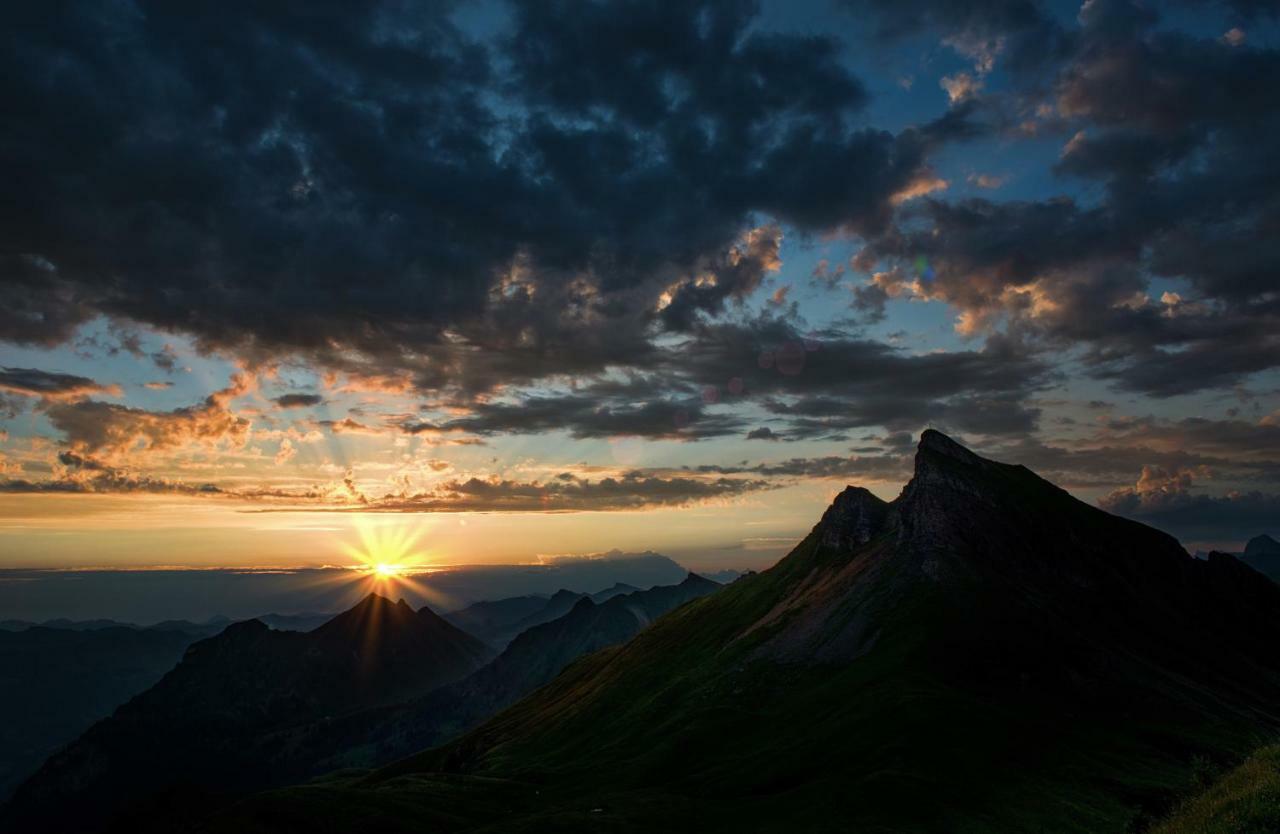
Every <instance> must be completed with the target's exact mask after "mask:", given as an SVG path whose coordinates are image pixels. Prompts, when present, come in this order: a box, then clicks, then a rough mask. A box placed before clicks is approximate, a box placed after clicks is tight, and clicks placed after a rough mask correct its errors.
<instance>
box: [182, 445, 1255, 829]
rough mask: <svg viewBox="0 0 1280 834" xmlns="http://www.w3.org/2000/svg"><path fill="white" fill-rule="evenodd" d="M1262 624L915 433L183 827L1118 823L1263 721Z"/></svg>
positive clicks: (1159, 541) (1238, 597) (1154, 539)
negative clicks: (329, 768) (624, 610)
mask: <svg viewBox="0 0 1280 834" xmlns="http://www.w3.org/2000/svg"><path fill="white" fill-rule="evenodd" d="M1277 641H1280V587H1278V586H1277V585H1275V584H1274V583H1272V582H1270V581H1269V580H1267V579H1266V578H1265V577H1263V576H1262V575H1261V574H1259V573H1257V572H1256V571H1254V570H1252V569H1251V568H1249V567H1247V566H1246V565H1243V564H1242V563H1240V562H1239V561H1237V560H1236V559H1234V558H1231V557H1227V556H1223V555H1220V554H1213V555H1211V556H1210V558H1209V559H1207V560H1205V561H1196V560H1193V559H1192V558H1191V557H1189V556H1188V555H1187V554H1186V552H1185V551H1184V550H1183V549H1182V548H1181V546H1179V544H1178V543H1177V541H1176V540H1174V539H1173V538H1172V537H1170V536H1168V535H1166V534H1164V533H1161V532H1159V531H1157V530H1154V529H1152V528H1149V527H1146V526H1144V525H1142V524H1139V523H1136V522H1133V521H1129V520H1125V519H1122V518H1118V517H1115V516H1112V515H1109V514H1107V513H1105V512H1103V511H1101V510H1099V509H1097V508H1095V507H1092V506H1089V505H1087V504H1084V503H1082V502H1080V501H1078V500H1076V499H1074V498H1072V497H1071V496H1070V495H1069V494H1067V493H1066V492H1065V491H1063V490H1061V489H1059V488H1058V487H1056V486H1054V485H1053V484H1050V483H1048V482H1047V481H1044V480H1042V479H1040V478H1039V477H1037V476H1036V475H1034V474H1033V473H1032V472H1030V471H1029V470H1027V469H1026V468H1024V467H1021V466H1014V465H1008V464H1003V463H997V462H994V461H990V460H986V459H983V458H981V457H979V456H977V455H975V454H974V453H973V452H971V451H969V450H968V449H966V448H964V447H963V446H961V445H959V444H958V443H956V442H954V441H953V440H951V439H950V438H948V437H946V436H944V435H942V434H940V433H937V432H933V431H929V432H926V433H925V434H924V436H923V437H922V438H921V441H920V445H919V447H918V449H917V452H916V462H915V472H914V475H913V478H912V480H911V482H910V483H909V484H908V485H907V486H906V487H905V488H904V490H903V491H902V493H901V494H900V495H899V496H898V497H897V498H896V499H895V500H894V501H892V502H888V503H886V502H884V501H881V500H880V499H879V498H877V497H876V496H875V495H873V494H871V493H870V492H868V491H866V490H864V489H859V488H854V487H851V488H849V489H846V490H845V491H844V492H843V493H841V494H840V495H839V496H838V497H837V498H836V500H835V502H834V503H833V504H832V505H831V507H830V508H829V509H828V510H827V511H826V513H825V514H824V515H823V517H822V520H821V521H820V522H819V523H818V524H817V526H815V527H814V529H813V530H812V531H811V532H810V533H809V535H808V536H806V537H805V539H804V540H803V541H801V542H800V544H799V545H797V547H796V548H795V549H794V550H793V551H792V552H791V553H790V554H789V555H788V556H786V557H785V558H784V559H783V560H781V561H780V562H779V563H778V564H777V565H776V566H775V567H774V568H772V569H770V570H768V571H764V572H762V573H760V574H757V575H755V576H750V577H747V578H744V579H741V580H739V581H737V582H735V583H733V584H732V585H730V586H728V587H726V588H724V589H723V590H721V591H718V592H717V593H715V594H712V595H708V596H706V597H704V598H702V599H699V600H697V601H695V602H692V603H690V604H688V605H685V606H682V607H680V608H679V609H677V610H675V611H673V612H672V613H671V614H669V615H668V616H666V617H663V618H662V619H660V620H659V621H658V622H656V623H655V624H654V625H653V626H651V627H650V628H648V629H645V630H643V631H641V632H640V633H639V634H638V635H637V636H636V637H635V638H634V639H632V640H631V641H629V642H627V643H625V644H623V645H621V646H617V647H614V648H608V649H604V650H602V651H599V652H596V653H594V654H592V655H590V656H588V657H586V658H584V659H582V660H580V661H578V662H577V663H575V664H573V665H571V666H570V667H569V668H568V669H566V670H565V671H564V672H563V673H562V674H561V675H560V676H559V677H557V678H556V679H555V680H554V681H552V682H551V683H550V684H548V685H547V686H544V687H542V688H541V689H539V690H537V691H536V692H534V693H533V694H532V695H530V696H529V697H527V698H525V699H524V700H522V701H520V702H518V703H516V704H515V705H513V706H512V707H510V708H509V709H507V710H505V711H504V712H502V713H500V714H499V715H497V716H496V717H494V718H492V719H491V720H489V721H488V722H486V723H484V724H482V725H481V726H479V727H478V728H476V729H475V730H473V731H471V732H469V733H467V734H466V735H464V736H462V737H460V738H458V739H456V740H455V741H453V742H451V743H449V744H447V745H445V746H443V747H440V748H436V749H433V750H429V751H427V752H425V753H422V754H419V755H417V756H414V757H410V758H408V759H406V760H404V761H402V762H399V763H397V764H396V765H393V766H390V767H388V768H385V769H383V770H381V771H378V772H376V773H374V774H372V775H369V776H362V777H354V776H346V777H343V776H337V777H335V778H332V779H330V780H328V781H326V782H323V783H317V784H313V785H309V786H307V787H306V788H298V789H284V790H280V791H276V792H272V793H268V794H264V795H260V796H257V797H254V798H252V799H249V800H246V801H245V802H243V803H240V804H238V805H237V806H235V807H234V808H232V809H229V810H228V811H226V812H225V813H223V814H222V815H221V816H219V817H218V818H217V819H215V820H213V821H211V822H210V823H209V826H208V828H207V829H206V830H209V831H256V830H276V831H302V830H309V829H310V828H312V827H314V824H315V823H316V822H318V821H319V820H320V819H323V820H324V822H325V824H326V825H328V826H330V828H329V829H327V830H342V826H343V825H350V826H355V825H359V826H363V827H367V828H370V829H377V830H387V831H399V830H406V831H407V830H413V829H414V827H417V826H422V827H432V826H434V829H435V830H450V831H469V830H478V829H479V828H481V827H484V826H486V825H488V826H491V830H496V829H497V828H501V830H504V831H535V830H543V829H556V830H567V829H575V830H577V829H581V830H617V831H646V830H655V829H665V830H695V829H707V828H711V829H716V830H743V831H770V830H779V829H780V828H785V829H786V830H810V831H812V830H821V831H831V830H859V831H868V832H889V831H912V832H943V831H946V832H966V833H967V834H974V832H1044V831H1052V832H1055V834H1057V832H1123V831H1129V830H1134V829H1140V828H1141V827H1142V826H1143V825H1145V824H1147V823H1148V822H1149V821H1150V820H1151V819H1152V818H1153V817H1154V816H1155V815H1158V814H1162V813H1163V812H1164V811H1165V810H1167V809H1168V807H1169V806H1170V805H1171V804H1172V803H1173V802H1174V800H1175V799H1176V798H1177V797H1178V796H1179V795H1180V792H1181V791H1182V790H1183V789H1184V788H1186V787H1188V786H1189V785H1190V784H1191V781H1192V778H1193V775H1194V773H1195V772H1196V770H1197V768H1199V767H1201V766H1202V765H1203V763H1204V762H1206V761H1209V762H1228V761H1232V760H1235V759H1236V758H1237V757H1239V756H1241V755H1243V754H1244V753H1245V752H1246V751H1248V750H1249V749H1252V748H1253V747H1254V746H1256V745H1257V743H1258V742H1259V740H1260V739H1264V738H1267V737H1269V736H1272V735H1273V734H1274V733H1275V732H1276V731H1277V729H1280V654H1277V653H1276V652H1275V646H1276V645H1277ZM441 820H444V821H443V822H441Z"/></svg>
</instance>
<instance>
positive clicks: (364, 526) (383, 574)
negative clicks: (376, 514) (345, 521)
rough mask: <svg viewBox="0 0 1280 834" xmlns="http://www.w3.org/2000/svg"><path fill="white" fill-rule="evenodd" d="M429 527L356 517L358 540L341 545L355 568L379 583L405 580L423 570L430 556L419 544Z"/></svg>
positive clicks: (426, 525) (421, 524) (420, 524)
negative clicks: (355, 565) (355, 564)
mask: <svg viewBox="0 0 1280 834" xmlns="http://www.w3.org/2000/svg"><path fill="white" fill-rule="evenodd" d="M429 526H430V525H429V524H426V523H421V522H419V523H416V524H406V523H403V522H392V523H387V522H384V521H382V520H369V519H364V518H360V517H357V518H356V519H355V532H356V536H357V538H358V541H357V542H355V543H351V542H347V543H344V544H343V545H342V550H343V552H344V553H345V554H346V555H347V556H349V557H351V558H352V559H354V560H355V561H356V563H357V567H358V568H359V569H360V570H361V571H362V572H363V573H365V574H367V575H369V576H372V577H373V578H374V579H376V580H378V581H380V582H391V581H397V582H399V581H404V580H405V579H407V577H408V576H409V575H410V574H412V573H415V572H417V571H418V570H420V569H423V568H425V567H426V565H427V564H428V563H429V560H430V557H429V555H428V552H427V549H426V548H425V547H423V546H422V545H421V544H420V542H421V539H422V537H423V535H424V534H425V533H426V531H427V528H428V527H429Z"/></svg>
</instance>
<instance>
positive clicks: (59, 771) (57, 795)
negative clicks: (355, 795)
mask: <svg viewBox="0 0 1280 834" xmlns="http://www.w3.org/2000/svg"><path fill="white" fill-rule="evenodd" d="M488 656H489V650H488V649H487V648H486V647H485V646H483V645H482V644H481V643H480V642H479V641H478V640H476V639H475V638H473V637H471V636H470V635H468V634H466V633H464V632H462V631H460V630H459V629H457V628H455V627H454V626H452V625H450V624H449V623H447V622H445V621H444V620H442V619H440V618H439V617H438V616H436V615H435V614H434V613H433V612H431V610H430V609H427V608H424V609H422V610H421V611H416V612H415V611H414V610H412V609H411V608H410V607H409V606H408V605H406V604H405V602H404V601H403V600H401V601H400V602H398V603H393V602H391V601H390V600H388V599H385V598H383V597H380V596H377V595H370V596H368V597H366V598H365V600H364V601H362V602H361V603H360V604H359V605H357V606H356V607H355V608H352V609H351V610H349V611H347V612H345V613H343V614H339V615H338V616H337V617H335V618H333V619H332V620H330V621H329V622H328V623H326V624H325V625H323V626H321V627H320V628H318V629H316V630H314V631H312V632H309V633H302V632H289V631H273V630H271V629H269V628H268V627H267V626H266V625H264V624H262V623H260V622H258V621H256V620H249V621H246V622H242V623H236V624H234V625H232V626H229V627H228V628H227V629H226V630H225V631H223V632H222V633H221V634H220V635H218V636H217V637H213V638H210V639H207V640H203V641H201V642H198V643H196V644H194V645H193V646H191V647H190V648H189V649H188V650H187V653H186V655H185V657H183V659H182V662H181V663H179V664H178V666H177V667H176V668H175V669H173V671H171V672H170V673H169V674H167V675H165V676H164V678H163V679H161V680H160V682H159V683H157V684H156V685H155V686H153V687H152V688H151V689H149V690H147V691H146V692H143V693H142V694H141V695H138V696H137V697H135V698H133V699H132V700H131V701H129V702H128V703H126V704H125V705H124V706H122V707H120V708H119V709H118V710H116V712H115V714H114V715H112V716H111V717H110V718H108V719H105V720H103V721H101V722H99V723H98V724H96V725H94V726H93V727H92V728H90V729H89V731H88V732H86V733H85V734H84V735H83V736H82V737H81V738H80V739H79V740H77V741H76V742H75V743H73V744H71V745H70V746H69V747H67V748H66V749H64V750H62V751H60V752H59V753H57V754H56V755H54V756H53V757H52V758H51V759H49V761H48V762H46V763H45V765H44V766H43V767H42V768H41V769H40V770H39V771H38V772H37V773H36V774H35V775H34V776H33V777H32V778H31V779H29V780H28V781H27V782H25V783H24V784H23V785H22V786H21V787H20V788H19V789H18V791H17V792H16V794H15V796H14V799H13V802H12V803H11V805H10V806H9V807H8V808H6V812H5V814H4V816H3V819H0V824H3V825H4V826H6V827H8V828H10V829H12V830H20V831H72V830H78V831H93V830H98V829H101V828H104V827H113V826H119V827H122V828H125V829H129V828H134V827H136V828H145V829H148V830H166V825H164V824H158V823H165V822H166V820H164V819H161V820H157V819H155V817H156V816H157V815H166V814H167V815H169V816H170V817H171V818H176V819H181V818H182V816H183V815H184V814H185V813H187V812H189V811H198V809H199V808H200V807H201V806H202V805H203V804H205V803H215V802H216V801H217V800H218V799H219V797H220V796H221V795H226V794H234V793H236V792H237V791H241V790H244V789H252V788H261V787H265V786H270V785H273V784H280V783H282V782H285V781H289V780H291V779H299V778H303V777H304V776H306V775H309V772H308V770H307V768H306V766H305V765H306V763H305V762H303V761H300V760H299V759H298V758H297V757H296V756H294V755H293V754H292V751H291V750H289V749H287V748H283V747H281V746H279V745H278V744H273V743H269V742H268V741H267V740H268V739H271V738H273V737H275V736H277V735H278V734H279V733H280V732H281V731H282V730H284V729H286V728H289V729H292V730H293V731H294V732H299V733H302V732H306V731H314V730H315V728H316V727H323V725H324V723H325V722H327V721H329V720H331V719H332V718H333V717H335V716H340V715H342V714H344V713H347V712H352V711H357V710H361V709H369V708H372V707H375V706H377V705H381V704H387V703H391V702H395V701H399V700H403V699H406V698H411V697H414V696H417V695H421V694H424V693H426V692H429V691H430V690H432V689H435V688H437V687H439V686H442V685H444V684H447V683H450V682H452V681H455V680H458V679H459V678H462V677H464V676H465V675H467V674H468V673H470V672H471V671H473V670H474V669H476V668H477V667H479V666H480V665H481V664H482V663H483V662H484V661H485V660H486V659H488ZM306 728H311V729H310V730H307V729H306ZM166 807H167V808H168V809H170V810H164V811H162V810H159V809H162V808H166ZM131 814H135V815H139V816H138V818H136V819H133V820H132V821H127V822H126V823H124V824H123V825H120V823H119V822H118V819H117V818H118V817H119V816H120V815H124V817H125V819H126V820H129V817H130V815H131ZM174 827H176V825H174V824H172V823H171V824H169V826H168V828H169V830H172V829H173V828H174Z"/></svg>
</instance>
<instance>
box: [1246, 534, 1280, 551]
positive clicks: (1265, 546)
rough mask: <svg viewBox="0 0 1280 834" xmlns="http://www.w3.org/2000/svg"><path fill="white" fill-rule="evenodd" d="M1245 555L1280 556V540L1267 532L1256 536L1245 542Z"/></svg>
mask: <svg viewBox="0 0 1280 834" xmlns="http://www.w3.org/2000/svg"><path fill="white" fill-rule="evenodd" d="M1244 555H1245V556H1280V542H1278V541H1276V540H1275V539H1273V538H1271V537H1270V536H1268V535H1267V534H1265V533H1264V534H1262V535H1261V536H1254V537H1253V538H1251V539H1249V541H1248V542H1246V543H1245V546H1244Z"/></svg>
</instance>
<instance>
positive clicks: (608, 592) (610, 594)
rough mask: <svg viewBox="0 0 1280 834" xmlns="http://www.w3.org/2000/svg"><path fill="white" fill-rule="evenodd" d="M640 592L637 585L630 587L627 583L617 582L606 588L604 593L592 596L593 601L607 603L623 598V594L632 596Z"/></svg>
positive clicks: (597, 592)
mask: <svg viewBox="0 0 1280 834" xmlns="http://www.w3.org/2000/svg"><path fill="white" fill-rule="evenodd" d="M638 590H640V589H639V588H637V587H636V586H635V585H628V584H627V583H625V582H615V583H614V584H613V585H610V586H609V587H608V588H605V589H604V590H603V591H596V592H595V593H594V594H591V601H592V602H605V601H607V600H610V599H612V598H614V597H616V596H621V595H622V594H630V593H633V592H635V591H638Z"/></svg>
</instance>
